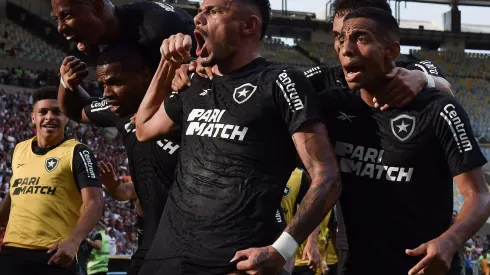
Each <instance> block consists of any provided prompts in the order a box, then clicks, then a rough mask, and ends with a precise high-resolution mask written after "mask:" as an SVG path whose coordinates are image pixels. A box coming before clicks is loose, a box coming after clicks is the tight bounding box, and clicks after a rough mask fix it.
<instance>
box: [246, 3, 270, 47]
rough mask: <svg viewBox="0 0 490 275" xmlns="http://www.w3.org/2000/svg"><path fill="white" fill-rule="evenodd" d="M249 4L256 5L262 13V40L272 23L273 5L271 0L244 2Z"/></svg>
mask: <svg viewBox="0 0 490 275" xmlns="http://www.w3.org/2000/svg"><path fill="white" fill-rule="evenodd" d="M242 1H245V2H247V3H250V4H253V5H255V6H256V7H257V8H259V11H260V18H261V19H262V30H261V32H260V39H261V40H262V38H264V36H265V34H266V32H267V27H269V23H270V21H271V13H272V9H271V3H270V1H269V0H242Z"/></svg>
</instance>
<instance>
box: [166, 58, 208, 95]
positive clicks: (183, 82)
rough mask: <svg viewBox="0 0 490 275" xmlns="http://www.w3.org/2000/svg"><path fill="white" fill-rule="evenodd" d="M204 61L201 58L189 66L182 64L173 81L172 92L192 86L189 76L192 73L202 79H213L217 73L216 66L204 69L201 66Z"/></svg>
mask: <svg viewBox="0 0 490 275" xmlns="http://www.w3.org/2000/svg"><path fill="white" fill-rule="evenodd" d="M201 61H202V59H201V58H200V57H199V58H198V59H197V61H195V60H193V61H191V62H190V63H189V64H182V65H180V68H179V69H177V70H176V71H175V76H174V79H173V80H172V90H174V91H180V90H182V89H184V88H185V87H186V86H191V79H190V77H189V75H190V74H191V73H196V74H198V75H199V76H200V77H202V78H209V79H211V80H212V79H213V78H214V75H215V71H217V69H216V66H213V67H212V68H210V67H203V66H202V65H201Z"/></svg>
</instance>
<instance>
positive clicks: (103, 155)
mask: <svg viewBox="0 0 490 275" xmlns="http://www.w3.org/2000/svg"><path fill="white" fill-rule="evenodd" d="M31 105H32V94H31V93H29V92H17V93H11V92H7V91H5V90H3V89H1V88H0V201H1V200H2V199H3V198H4V197H5V195H6V194H7V193H8V191H9V180H10V177H11V175H12V170H11V155H12V153H13V149H14V147H15V145H16V144H17V143H18V142H20V141H23V140H26V139H29V138H32V137H33V136H34V134H35V129H34V127H33V124H32V123H31V119H30V112H31V108H32V107H31ZM115 133H116V132H115V129H104V128H99V127H92V126H90V125H86V124H79V123H76V122H73V121H70V122H69V124H68V125H67V127H66V135H67V136H68V137H72V138H75V139H76V140H78V141H80V142H83V143H85V144H87V145H88V146H89V147H90V148H91V149H92V150H93V152H94V154H95V155H96V157H97V159H98V160H99V161H105V162H109V163H112V165H113V166H114V170H115V171H116V173H117V175H118V177H119V178H120V179H121V180H123V181H130V180H131V178H130V176H129V172H128V171H127V164H128V160H127V156H126V152H125V150H124V147H123V144H122V141H121V139H120V137H119V136H118V135H116V134H115ZM104 199H105V202H106V203H105V207H104V216H103V222H104V224H105V225H106V227H107V234H108V235H109V236H110V253H111V255H132V254H133V253H134V252H135V251H136V248H137V244H138V242H137V229H136V222H137V216H136V212H135V208H134V203H133V202H132V201H128V202H117V201H115V200H113V199H112V198H111V197H110V196H109V195H107V194H104ZM3 231H4V228H1V227H0V243H1V239H3Z"/></svg>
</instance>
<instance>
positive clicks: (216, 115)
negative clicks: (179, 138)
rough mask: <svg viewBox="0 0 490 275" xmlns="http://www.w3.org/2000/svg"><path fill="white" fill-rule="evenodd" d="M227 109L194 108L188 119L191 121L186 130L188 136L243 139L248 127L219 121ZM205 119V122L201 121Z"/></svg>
mask: <svg viewBox="0 0 490 275" xmlns="http://www.w3.org/2000/svg"><path fill="white" fill-rule="evenodd" d="M225 111H226V110H219V109H212V110H205V109H193V110H192V111H191V112H190V114H189V117H188V118H187V121H191V122H190V123H189V126H187V130H186V132H185V134H186V135H188V136H193V135H197V136H201V137H206V136H207V137H219V138H224V139H235V140H240V141H241V140H243V139H244V138H245V135H246V134H247V131H248V127H241V126H238V125H231V124H222V123H219V122H220V121H221V118H222V117H223V115H224V113H225ZM201 121H203V122H201Z"/></svg>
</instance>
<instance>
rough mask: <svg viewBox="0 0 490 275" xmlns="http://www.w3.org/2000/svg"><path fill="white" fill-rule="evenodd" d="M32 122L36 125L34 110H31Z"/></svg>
mask: <svg viewBox="0 0 490 275" xmlns="http://www.w3.org/2000/svg"><path fill="white" fill-rule="evenodd" d="M31 122H32V124H34V125H36V121H35V120H34V111H32V112H31Z"/></svg>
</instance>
